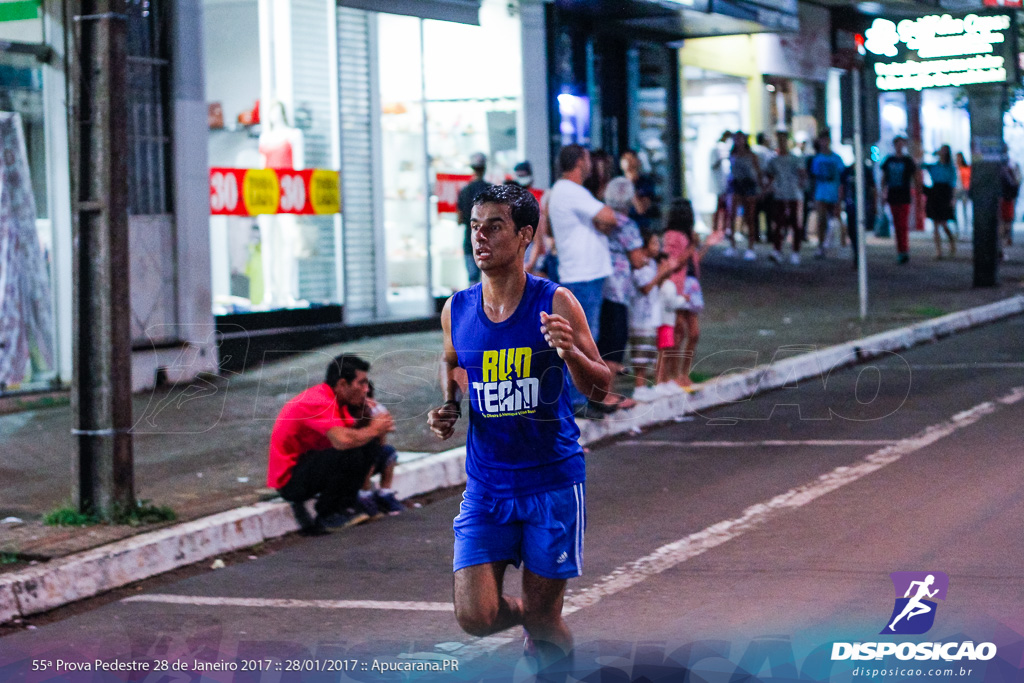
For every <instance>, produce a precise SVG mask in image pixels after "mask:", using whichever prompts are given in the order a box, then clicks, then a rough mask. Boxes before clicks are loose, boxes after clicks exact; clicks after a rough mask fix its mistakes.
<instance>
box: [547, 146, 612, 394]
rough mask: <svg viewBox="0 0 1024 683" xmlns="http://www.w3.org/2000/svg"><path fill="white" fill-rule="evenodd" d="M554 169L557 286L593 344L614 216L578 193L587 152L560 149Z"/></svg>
mask: <svg viewBox="0 0 1024 683" xmlns="http://www.w3.org/2000/svg"><path fill="white" fill-rule="evenodd" d="M558 169H559V172H560V173H561V177H560V178H559V179H558V181H557V182H556V183H555V184H554V186H553V187H552V188H551V190H550V191H549V192H548V201H547V212H548V224H549V225H550V226H551V234H552V236H553V237H554V238H555V247H556V248H557V249H558V275H559V280H560V284H561V285H562V286H563V287H565V288H566V289H568V290H569V291H570V292H572V293H573V295H574V296H575V297H576V299H577V300H578V301H579V302H580V305H581V306H582V307H583V312H584V313H585V314H586V316H587V324H588V325H589V326H590V331H591V333H592V334H593V336H594V340H595V341H596V340H597V339H598V338H599V336H600V327H599V326H600V319H601V300H602V292H603V290H604V280H605V278H607V277H608V276H609V275H611V273H612V257H611V251H610V250H609V248H608V237H607V234H608V233H609V232H611V231H612V230H614V229H615V226H616V222H615V212H614V211H612V209H611V208H610V207H607V206H605V205H604V204H602V203H601V202H600V201H598V200H597V199H595V198H594V195H592V194H590V191H589V190H587V189H586V188H585V187H583V181H584V180H586V178H587V176H589V175H590V152H588V151H587V149H586V148H585V147H583V146H581V145H568V146H566V147H563V148H562V151H561V152H559V154H558ZM570 391H572V399H573V405H574V406H576V407H577V408H578V407H581V406H582V405H584V404H585V403H586V398H585V397H584V396H582V395H581V394H579V393H578V392H576V391H575V389H574V387H572V386H570Z"/></svg>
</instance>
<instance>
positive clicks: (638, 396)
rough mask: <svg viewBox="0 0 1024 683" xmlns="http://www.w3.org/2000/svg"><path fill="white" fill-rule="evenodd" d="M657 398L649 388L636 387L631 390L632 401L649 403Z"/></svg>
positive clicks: (654, 392)
mask: <svg viewBox="0 0 1024 683" xmlns="http://www.w3.org/2000/svg"><path fill="white" fill-rule="evenodd" d="M656 398H658V393H657V392H656V391H655V390H654V389H653V388H651V387H646V386H645V387H637V388H636V389H634V390H633V400H634V401H643V402H644V403H649V402H650V401H653V400H655V399H656Z"/></svg>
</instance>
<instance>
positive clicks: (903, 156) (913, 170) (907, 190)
mask: <svg viewBox="0 0 1024 683" xmlns="http://www.w3.org/2000/svg"><path fill="white" fill-rule="evenodd" d="M892 145H893V148H894V151H893V153H892V155H890V156H889V157H887V158H886V159H885V161H883V162H882V197H883V198H884V199H885V201H886V202H887V203H888V204H889V210H890V211H891V212H892V226H893V230H894V231H895V232H896V262H897V263H899V264H904V263H907V262H909V261H910V202H911V199H912V196H913V194H912V190H913V188H914V187H917V188H918V189H920V187H921V178H920V172H919V170H918V168H917V163H916V162H915V161H914V160H913V159H912V158H911V157H910V155H909V154H907V139H906V138H905V137H903V136H902V135H899V136H896V137H895V138H894V139H893V141H892Z"/></svg>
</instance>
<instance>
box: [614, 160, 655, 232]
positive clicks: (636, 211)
mask: <svg viewBox="0 0 1024 683" xmlns="http://www.w3.org/2000/svg"><path fill="white" fill-rule="evenodd" d="M619 169H620V170H621V171H622V175H624V176H625V177H626V178H628V179H629V182H631V183H633V203H632V205H631V206H630V208H629V217H630V218H632V219H633V222H634V223H636V226H637V227H638V228H640V229H641V230H650V229H651V228H652V227H653V226H654V223H655V221H656V220H657V219H658V217H659V216H660V215H661V211H660V207H659V206H658V198H657V193H656V187H655V183H654V178H653V177H652V176H651V174H650V173H644V172H643V165H642V164H641V163H640V155H638V154H637V152H636V150H632V149H627V150H626V151H625V152H623V153H622V155H621V156H619Z"/></svg>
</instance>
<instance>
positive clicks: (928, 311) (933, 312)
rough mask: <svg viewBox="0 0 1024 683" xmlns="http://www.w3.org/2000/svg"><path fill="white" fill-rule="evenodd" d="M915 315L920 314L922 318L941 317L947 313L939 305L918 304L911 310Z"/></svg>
mask: <svg viewBox="0 0 1024 683" xmlns="http://www.w3.org/2000/svg"><path fill="white" fill-rule="evenodd" d="M911 313H913V314H914V315H919V316H921V317H922V318H941V317H942V316H944V315H946V311H944V310H942V309H941V308H939V307H938V306H918V307H917V308H915V309H913V310H912V311H911Z"/></svg>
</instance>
